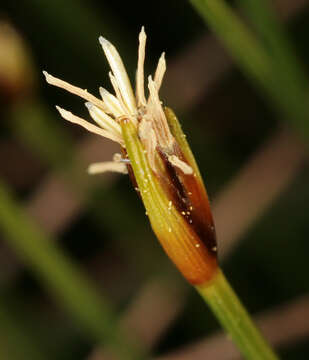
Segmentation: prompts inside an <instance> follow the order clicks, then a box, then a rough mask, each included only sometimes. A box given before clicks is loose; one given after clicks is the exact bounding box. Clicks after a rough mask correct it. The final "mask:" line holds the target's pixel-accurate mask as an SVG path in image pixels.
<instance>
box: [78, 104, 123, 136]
mask: <svg viewBox="0 0 309 360" xmlns="http://www.w3.org/2000/svg"><path fill="white" fill-rule="evenodd" d="M85 105H86V107H87V109H88V111H89V114H90V116H91V117H92V118H93V120H94V121H95V122H96V123H97V124H98V125H99V126H100V127H102V128H103V129H105V130H107V131H110V132H112V133H114V134H115V135H117V136H119V137H121V136H122V133H121V127H120V125H119V124H118V123H117V122H116V121H115V120H114V119H112V118H111V117H110V116H108V115H107V114H106V113H105V112H103V111H102V110H100V109H99V108H97V107H96V106H95V105H93V104H91V102H86V103H85Z"/></svg>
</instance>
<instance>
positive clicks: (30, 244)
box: [0, 179, 145, 360]
mask: <svg viewBox="0 0 309 360" xmlns="http://www.w3.org/2000/svg"><path fill="white" fill-rule="evenodd" d="M0 203H1V206H0V228H1V231H3V233H4V234H5V235H6V236H5V237H4V239H5V240H6V242H7V243H8V245H9V246H10V247H11V248H12V249H13V250H14V251H15V253H16V254H17V255H18V256H19V257H20V258H21V259H22V260H23V261H24V263H25V265H26V266H28V267H29V268H30V269H31V271H32V272H33V273H34V275H35V276H36V277H37V278H38V280H39V281H40V283H41V284H42V286H44V287H45V288H46V289H48V291H49V292H50V293H52V295H53V296H54V298H55V299H56V300H57V301H58V303H60V304H61V305H62V307H63V308H65V309H66V310H67V311H68V312H69V313H70V315H71V317H72V318H73V319H74V320H75V322H76V325H77V326H79V329H80V330H83V331H84V333H85V335H86V336H87V337H88V338H89V340H92V341H95V342H97V343H98V344H99V345H104V346H106V348H107V350H109V351H113V352H114V353H115V354H116V355H117V356H118V358H119V359H126V360H127V359H132V360H133V359H134V360H137V359H144V358H145V354H144V350H143V349H142V348H141V346H140V345H138V343H137V341H136V340H135V339H134V338H133V336H130V339H127V337H128V334H127V332H126V331H123V330H122V329H121V328H120V325H119V320H118V316H117V314H116V313H115V311H114V309H113V307H112V305H111V304H110V303H109V302H108V301H107V300H106V299H105V298H103V296H102V295H99V294H98V292H97V290H96V287H95V286H94V284H93V283H92V282H91V280H90V279H89V278H88V277H87V276H85V275H84V273H83V272H81V271H80V270H79V268H78V267H77V266H76V265H75V264H74V263H73V262H72V261H71V260H70V259H69V258H68V257H67V256H66V255H65V254H64V253H63V252H62V251H61V250H60V248H58V247H57V246H56V245H55V243H56V242H55V240H54V239H52V238H51V237H50V236H48V235H46V234H44V233H43V231H42V230H41V229H40V228H39V227H38V226H37V225H36V224H35V223H34V222H33V221H32V219H31V218H30V217H29V216H28V215H27V214H26V212H25V211H24V210H23V208H22V207H21V206H20V205H19V204H18V202H17V201H15V200H14V197H13V196H12V195H11V192H10V190H9V189H8V187H7V186H6V184H5V183H3V182H2V181H1V179H0ZM51 216H52V214H51ZM0 315H1V314H0Z"/></svg>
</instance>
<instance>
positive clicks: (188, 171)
mask: <svg viewBox="0 0 309 360" xmlns="http://www.w3.org/2000/svg"><path fill="white" fill-rule="evenodd" d="M168 161H169V162H170V163H171V164H172V165H174V166H176V167H178V168H179V169H180V170H181V171H182V172H183V173H184V174H186V175H191V174H193V170H192V167H191V166H189V165H188V164H187V163H185V162H184V161H182V160H180V159H179V158H178V157H177V156H176V155H170V156H168Z"/></svg>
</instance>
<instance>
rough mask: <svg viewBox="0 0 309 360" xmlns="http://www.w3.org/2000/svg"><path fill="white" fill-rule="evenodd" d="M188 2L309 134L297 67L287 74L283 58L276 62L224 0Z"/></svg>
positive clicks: (285, 113)
mask: <svg viewBox="0 0 309 360" xmlns="http://www.w3.org/2000/svg"><path fill="white" fill-rule="evenodd" d="M191 2H192V4H193V5H194V6H195V8H196V9H197V10H198V12H199V13H200V15H201V16H202V17H203V19H204V20H205V22H206V23H207V24H208V25H209V26H210V27H211V29H212V30H213V31H214V32H215V33H216V34H217V35H218V37H219V38H220V39H221V40H222V42H223V43H224V45H225V46H226V47H227V48H228V49H229V51H230V54H231V55H232V56H233V58H234V60H235V61H236V62H237V63H238V64H239V65H240V67H241V68H242V70H243V71H244V72H245V73H246V74H247V76H248V77H249V78H251V79H252V80H254V82H256V83H257V84H258V85H259V87H260V88H261V89H262V90H263V93H264V92H265V93H266V94H267V95H268V96H269V97H270V98H271V100H272V101H273V102H274V103H275V105H276V107H277V108H278V109H279V110H280V112H281V114H282V115H283V116H284V117H285V118H287V119H288V120H289V121H290V122H291V123H292V124H293V125H295V127H297V128H298V130H299V131H300V132H301V134H302V135H303V136H306V137H307V138H309V114H308V111H307V102H308V87H307V85H306V82H305V78H306V77H305V76H304V75H303V76H302V77H300V76H298V75H296V71H294V73H293V74H295V76H294V75H293V74H291V73H290V74H289V76H287V75H286V74H285V72H288V71H289V69H288V67H287V65H286V62H283V63H282V66H278V59H277V58H276V57H274V56H273V55H272V54H270V53H269V52H268V51H267V50H266V49H265V48H264V45H263V44H262V43H261V41H260V40H259V39H257V37H256V36H255V35H254V34H253V32H252V31H250V29H249V28H248V26H246V25H245V24H244V22H243V21H242V20H241V19H240V18H239V17H238V16H237V15H236V14H235V12H234V11H233V9H232V8H231V7H230V6H229V5H227V4H226V3H225V2H224V1H223V0H216V1H213V0H191ZM291 58H292V57H291ZM294 65H295V64H294ZM295 66H296V65H295ZM297 71H298V70H297ZM292 75H293V76H292ZM300 78H301V80H300Z"/></svg>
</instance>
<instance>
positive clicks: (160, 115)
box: [148, 76, 174, 147]
mask: <svg viewBox="0 0 309 360" xmlns="http://www.w3.org/2000/svg"><path fill="white" fill-rule="evenodd" d="M148 88H149V102H150V104H149V105H150V106H151V105H152V106H151V111H152V112H153V120H154V122H155V127H156V135H157V137H158V141H159V143H160V144H161V145H163V146H166V147H170V146H171V145H172V144H173V142H174V138H173V136H172V134H171V132H170V129H169V126H168V123H167V120H166V117H165V114H164V111H163V109H162V105H161V102H160V99H159V94H158V90H157V88H156V84H155V83H154V81H153V80H152V78H151V76H149V77H148Z"/></svg>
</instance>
